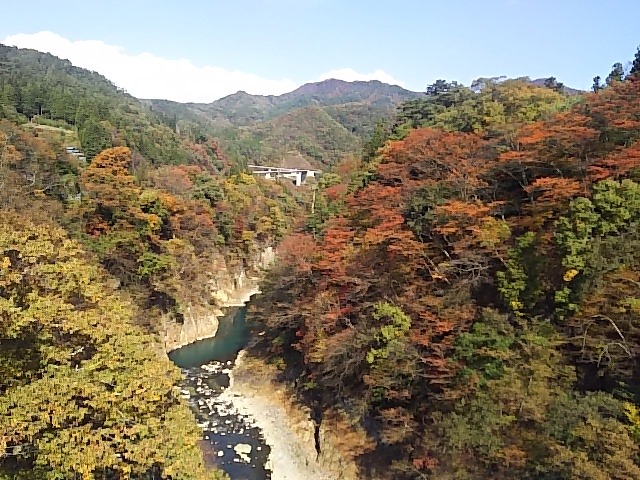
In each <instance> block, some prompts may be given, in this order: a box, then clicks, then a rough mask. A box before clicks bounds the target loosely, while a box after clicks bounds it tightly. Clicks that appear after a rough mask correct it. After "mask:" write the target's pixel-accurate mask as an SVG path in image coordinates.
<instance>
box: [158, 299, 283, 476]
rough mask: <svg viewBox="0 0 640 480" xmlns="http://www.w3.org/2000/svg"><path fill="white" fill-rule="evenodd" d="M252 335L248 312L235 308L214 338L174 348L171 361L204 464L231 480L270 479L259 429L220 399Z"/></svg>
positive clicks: (250, 419)
mask: <svg viewBox="0 0 640 480" xmlns="http://www.w3.org/2000/svg"><path fill="white" fill-rule="evenodd" d="M250 335H251V325H250V324H248V323H247V319H246V308H239V309H237V310H234V311H232V312H229V314H227V315H226V316H225V317H223V318H221V319H220V326H219V328H218V332H217V335H216V336H215V337H213V338H208V339H204V340H200V341H198V342H195V343H192V344H189V345H187V346H185V347H182V348H179V349H177V350H174V351H172V352H171V353H169V358H171V360H172V361H173V362H174V363H175V364H176V365H178V366H179V367H180V368H181V369H182V373H183V378H184V380H183V382H182V384H181V386H180V388H181V395H182V396H183V397H184V398H185V399H187V401H188V402H189V404H190V406H191V408H192V410H193V411H194V413H195V415H196V419H197V421H198V426H200V428H202V430H203V440H204V442H203V445H204V449H205V458H206V460H207V463H209V464H210V465H211V464H215V465H216V466H218V467H219V468H221V469H222V470H224V471H225V472H226V473H227V474H228V475H229V476H230V477H231V479H232V480H271V478H272V477H271V471H270V470H269V468H268V467H269V465H268V463H267V462H268V457H269V453H270V451H271V449H270V448H269V446H268V445H267V444H266V442H265V441H264V437H263V435H262V432H261V430H260V429H259V428H257V427H256V426H255V424H254V421H253V419H252V418H251V417H250V416H249V415H247V414H241V413H239V412H238V411H237V409H236V408H235V407H234V406H233V404H232V401H231V399H229V398H228V397H221V394H222V392H223V391H224V390H225V389H227V388H228V387H229V381H230V373H231V369H232V368H233V365H234V362H235V359H236V357H237V355H238V352H239V351H240V350H241V349H242V348H243V347H244V346H245V345H246V344H247V341H248V340H249V338H250Z"/></svg>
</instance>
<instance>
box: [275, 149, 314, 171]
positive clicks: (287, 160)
mask: <svg viewBox="0 0 640 480" xmlns="http://www.w3.org/2000/svg"><path fill="white" fill-rule="evenodd" d="M280 166H281V167H282V168H296V169H299V170H316V168H314V167H313V166H312V165H311V164H310V163H309V162H308V161H307V159H306V158H304V157H303V156H302V154H301V153H300V152H298V151H293V152H287V154H286V155H285V157H284V158H283V159H282V162H281V165H280Z"/></svg>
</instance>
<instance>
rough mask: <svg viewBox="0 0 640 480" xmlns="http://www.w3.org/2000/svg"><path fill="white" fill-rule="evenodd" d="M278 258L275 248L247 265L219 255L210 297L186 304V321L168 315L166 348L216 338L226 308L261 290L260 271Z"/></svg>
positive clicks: (241, 302) (269, 248)
mask: <svg viewBox="0 0 640 480" xmlns="http://www.w3.org/2000/svg"><path fill="white" fill-rule="evenodd" d="M274 260H275V250H274V249H273V247H270V246H269V247H266V248H264V249H262V250H260V251H259V252H258V253H257V254H256V255H254V257H253V258H252V259H251V260H250V261H249V262H247V265H243V264H241V265H233V264H230V262H229V261H228V260H227V259H225V258H224V257H222V256H221V257H219V258H218V261H217V262H216V263H217V267H215V268H214V267H212V270H214V271H212V272H211V274H210V275H211V278H210V280H209V292H210V295H209V298H203V299H202V302H201V303H200V304H198V305H193V304H190V305H186V306H185V308H184V311H183V316H184V317H183V322H182V323H177V322H175V321H173V320H170V319H168V318H166V319H165V321H164V332H163V339H164V348H165V351H167V352H170V351H171V350H175V349H176V348H180V347H184V346H185V345H188V344H189V343H193V342H196V341H198V340H202V339H203V338H208V337H213V336H215V334H216V332H217V331H218V323H219V322H218V319H219V318H220V317H222V316H223V315H224V310H225V309H227V308H231V307H240V306H243V305H244V304H245V303H247V302H248V301H249V299H250V298H251V296H252V295H254V294H256V293H258V292H259V291H260V289H259V280H260V277H259V275H260V273H261V271H262V270H263V269H265V268H267V267H269V266H270V265H271V264H272V263H273V262H274Z"/></svg>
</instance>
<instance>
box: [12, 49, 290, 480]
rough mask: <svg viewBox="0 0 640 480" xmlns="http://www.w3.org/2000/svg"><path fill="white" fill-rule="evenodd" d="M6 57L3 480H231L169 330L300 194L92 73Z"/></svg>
mask: <svg viewBox="0 0 640 480" xmlns="http://www.w3.org/2000/svg"><path fill="white" fill-rule="evenodd" d="M0 52H1V57H0V67H1V70H0V86H1V87H2V88H1V90H0V91H2V92H3V96H2V97H1V98H2V110H1V111H2V112H3V115H4V117H5V118H2V119H0V478H2V479H7V480H9V479H11V480H15V479H25V480H26V479H29V480H38V479H54V478H55V479H62V478H64V479H71V478H74V479H75V478H86V479H89V478H101V479H118V478H122V479H124V478H135V479H152V478H154V479H157V478H166V479H169V478H172V479H174V480H177V479H205V478H207V479H213V478H222V476H221V475H220V473H219V472H217V471H215V470H214V471H211V470H210V471H207V470H205V468H204V466H203V458H202V453H201V451H200V449H199V447H198V441H199V439H200V436H201V431H200V430H199V429H198V428H196V426H195V419H194V417H193V414H192V413H191V412H190V410H189V409H188V407H187V406H186V405H185V404H184V403H183V401H182V400H180V398H179V391H178V390H177V387H176V384H177V382H178V381H179V379H180V375H179V370H178V369H177V368H176V367H174V366H173V365H172V364H171V363H170V362H169V360H168V358H167V357H166V354H165V352H164V349H163V347H164V345H163V344H162V341H161V334H162V333H163V329H164V328H165V326H166V324H167V323H175V324H178V325H179V324H180V323H181V322H182V321H183V317H184V315H185V313H186V312H188V311H198V309H201V310H202V311H206V310H207V309H208V310H210V309H212V308H219V307H218V306H217V304H216V303H215V300H214V299H213V298H212V295H211V293H212V292H211V284H210V281H211V278H212V276H213V275H214V274H215V272H216V271H217V269H219V268H221V265H240V266H243V265H249V264H250V262H251V259H252V258H254V256H255V254H256V252H257V251H258V250H259V249H261V248H263V247H266V246H269V245H275V244H276V243H277V242H278V241H279V239H280V238H282V236H283V235H284V234H285V232H286V230H287V228H288V227H289V226H290V225H291V224H292V223H293V221H294V217H295V216H296V214H297V212H298V209H299V208H300V204H299V201H298V199H297V198H296V196H295V195H294V192H293V191H292V188H290V187H288V186H287V185H286V184H281V183H277V182H268V181H261V180H260V179H256V178H254V177H252V176H251V175H248V174H245V173H233V174H232V173H231V170H232V169H231V168H230V167H231V166H230V165H229V164H228V163H226V161H225V157H224V156H223V155H222V153H221V150H220V148H219V147H218V146H217V144H216V143H215V142H213V141H212V140H209V139H202V138H201V139H197V140H196V141H191V140H190V139H189V138H186V137H180V136H179V135H177V134H176V133H175V132H173V131H172V130H171V129H170V128H168V127H167V126H166V125H164V124H163V123H162V122H160V121H159V120H158V119H157V118H156V117H155V114H153V113H151V112H149V111H147V110H146V109H145V108H144V107H143V106H142V104H141V103H140V102H139V101H138V100H136V99H134V98H132V97H129V96H128V95H126V94H124V93H123V92H121V91H118V90H117V89H116V88H115V87H114V86H113V85H111V84H110V83H109V82H108V81H106V80H105V79H104V78H102V77H100V76H98V75H97V74H94V73H91V72H88V71H86V70H82V69H77V68H75V67H72V66H71V65H70V64H69V63H68V62H66V61H62V60H59V59H57V58H55V57H52V56H51V55H45V54H41V53H38V52H33V51H30V50H19V49H13V48H6V47H1V50H0ZM58 103H59V105H58ZM58 107H60V108H58ZM63 107H64V108H63ZM87 112H88V113H87ZM85 113H86V115H85ZM34 117H35V118H34ZM29 119H34V122H33V123H31V122H27V120H29ZM35 121H39V122H43V123H45V124H46V125H44V127H46V128H36V127H34V124H35ZM24 122H27V123H24ZM91 125H93V126H97V127H96V128H98V130H100V131H102V132H103V133H105V137H104V143H100V142H98V143H94V142H93V140H92V139H93V138H94V137H92V136H91V135H90V133H91V132H95V131H97V130H95V131H94V130H92V129H93V127H91ZM91 134H92V133H91ZM78 137H79V139H80V143H81V145H80V146H81V147H82V148H83V149H84V150H85V152H86V154H87V156H88V159H87V161H84V160H82V159H81V158H80V157H79V156H78V155H72V154H69V153H67V149H66V146H67V145H68V144H69V141H70V140H69V139H70V138H71V139H77V138H78ZM104 147H106V148H104ZM93 148H95V150H92V149H93Z"/></svg>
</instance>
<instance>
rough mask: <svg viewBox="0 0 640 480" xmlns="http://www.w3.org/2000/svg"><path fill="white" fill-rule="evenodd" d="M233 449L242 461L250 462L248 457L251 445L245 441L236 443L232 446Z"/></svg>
mask: <svg viewBox="0 0 640 480" xmlns="http://www.w3.org/2000/svg"><path fill="white" fill-rule="evenodd" d="M233 449H234V450H235V452H236V454H237V455H238V457H240V459H241V460H242V461H243V462H245V463H249V462H251V457H249V454H250V453H251V445H249V444H247V443H238V444H237V445H236V446H234V447H233Z"/></svg>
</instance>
